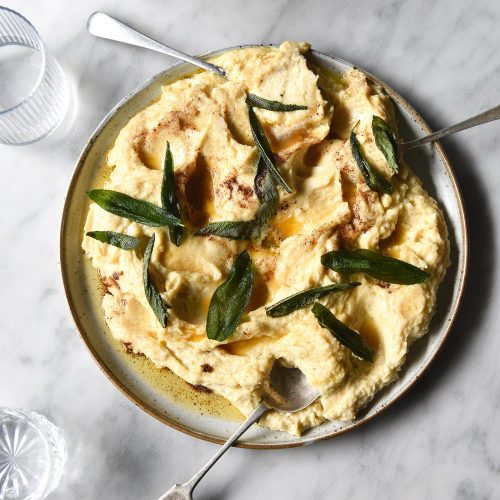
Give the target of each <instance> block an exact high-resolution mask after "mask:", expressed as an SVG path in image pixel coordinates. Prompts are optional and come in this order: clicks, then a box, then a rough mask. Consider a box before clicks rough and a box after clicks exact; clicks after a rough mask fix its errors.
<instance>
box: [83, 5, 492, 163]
mask: <svg viewBox="0 0 500 500" xmlns="http://www.w3.org/2000/svg"><path fill="white" fill-rule="evenodd" d="M87 29H88V30H89V33H91V34H92V35H95V36H98V37H101V38H107V39H109V40H116V41H118V42H123V43H128V44H129V45H136V46H138V47H144V48H146V49H151V50H155V51H156V52H161V53H162V54H167V55H169V56H172V57H176V58H177V59H182V60H183V61H186V62H189V63H191V64H193V65H195V66H198V67H200V68H202V69H206V70H208V71H212V72H213V73H215V74H217V75H219V76H222V77H223V78H227V77H226V72H225V71H224V70H223V69H222V68H221V67H219V66H216V65H215V64H210V63H209V62H207V61H204V60H203V59H200V58H198V57H193V56H190V55H188V54H184V53H183V52H180V51H178V50H176V49H173V48H171V47H168V46H167V45H164V44H163V43H160V42H158V41H156V40H153V39H152V38H150V37H148V36H146V35H144V34H143V33H140V32H139V31H136V30H134V29H133V28H131V27H130V26H127V25H126V24H123V23H121V22H120V21H118V20H117V19H115V18H113V17H111V16H108V14H104V12H94V14H92V15H91V16H90V17H89V20H88V22H87ZM499 118H500V106H495V107H494V108H492V109H489V110H488V111H484V112H483V113H480V114H479V115H476V116H473V117H472V118H469V119H468V120H465V121H463V122H460V123H457V124H456V125H452V126H451V127H446V128H443V129H441V130H438V131H437V132H434V133H432V134H429V135H426V136H425V137H421V138H420V139H415V140H413V141H408V142H403V141H399V142H398V144H397V155H398V158H402V157H403V155H404V154H405V153H406V151H408V150H409V149H413V148H416V147H418V146H422V145H423V144H427V143H428V142H434V141H437V140H439V139H442V138H443V137H446V136H448V135H451V134H455V133H457V132H460V131H462V130H466V129H468V128H472V127H477V126H478V125H482V124H483V123H488V122H491V121H494V120H498V119H499Z"/></svg>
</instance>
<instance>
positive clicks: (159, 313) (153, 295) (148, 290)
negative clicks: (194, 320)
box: [142, 234, 168, 328]
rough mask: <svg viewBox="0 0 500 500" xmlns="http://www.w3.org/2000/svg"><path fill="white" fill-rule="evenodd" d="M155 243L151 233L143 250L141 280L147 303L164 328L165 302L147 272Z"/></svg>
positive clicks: (165, 324)
mask: <svg viewBox="0 0 500 500" xmlns="http://www.w3.org/2000/svg"><path fill="white" fill-rule="evenodd" d="M154 245H155V235H154V234H153V235H152V236H151V238H149V242H148V246H147V247H146V250H145V251H144V261H143V263H142V281H143V282H144V292H145V294H146V298H147V299H148V302H149V305H150V306H151V309H153V312H154V313H155V315H156V317H157V318H158V321H159V322H160V324H161V326H163V328H165V327H166V326H167V318H168V311H167V308H168V306H167V304H165V302H163V299H162V298H161V295H160V292H159V291H158V290H157V289H156V288H155V286H154V285H153V282H152V281H151V275H150V274H149V262H150V261H151V255H152V253H153V247H154Z"/></svg>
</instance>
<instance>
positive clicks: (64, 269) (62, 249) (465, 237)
mask: <svg viewBox="0 0 500 500" xmlns="http://www.w3.org/2000/svg"><path fill="white" fill-rule="evenodd" d="M264 46H267V47H277V45H271V44H247V45H236V46H232V47H227V48H223V49H218V50H214V51H211V52H209V53H206V54H204V55H203V56H200V57H202V58H204V59H206V58H210V57H213V56H216V55H219V54H222V53H224V52H227V51H231V50H236V49H242V48H252V47H264ZM310 53H312V54H313V55H318V56H319V57H323V58H326V59H330V60H331V61H333V62H338V63H340V64H343V65H345V66H348V67H350V68H356V69H359V70H360V71H361V72H363V73H364V74H365V75H366V76H367V77H368V78H369V79H371V80H372V81H373V82H375V83H377V84H379V85H380V86H381V87H382V88H383V89H384V90H385V91H386V92H387V93H388V94H389V96H390V97H391V98H392V99H393V100H396V101H397V102H398V104H399V105H401V106H402V107H404V108H405V110H406V111H407V112H408V113H409V115H410V116H411V118H412V119H414V120H415V122H416V123H417V124H418V125H419V126H420V128H421V129H422V130H423V131H424V132H425V133H427V134H430V133H431V132H432V130H431V128H430V127H429V125H428V124H427V123H426V122H425V120H424V119H423V118H422V117H421V116H420V114H419V113H417V111H416V110H415V109H414V108H413V106H412V105H411V104H410V103H409V102H408V101H407V100H406V99H405V98H404V97H403V96H401V95H400V94H399V93H398V92H397V91H395V90H394V89H393V88H392V87H391V86H389V85H387V84H386V83H385V82H384V81H383V80H381V79H379V78H378V77H376V76H375V75H372V74H371V73H370V72H368V71H366V70H365V69H363V68H361V67H360V66H358V65H355V64H353V63H351V62H349V61H346V60H345V59H342V58H340V57H337V56H333V55H331V54H327V53H324V52H321V51H317V50H314V49H310ZM183 65H187V66H189V63H186V62H183V61H181V62H178V63H175V64H172V65H170V66H168V67H167V68H166V69H164V70H163V71H160V72H158V73H156V74H155V75H153V76H152V77H150V78H148V79H147V80H146V81H145V82H143V83H141V84H139V85H138V86H136V87H135V88H134V89H133V90H132V91H131V92H129V93H128V94H127V95H126V96H125V97H123V98H122V99H120V101H119V102H118V103H117V104H116V105H114V106H113V108H112V109H111V110H110V111H109V112H108V113H106V115H105V116H104V117H103V118H102V120H101V121H100V122H99V124H98V125H97V127H96V128H95V129H94V130H93V132H92V134H91V135H90V138H89V139H88V141H87V142H86V144H85V147H84V148H83V150H82V152H81V153H80V155H79V157H78V159H77V162H76V165H75V168H74V170H73V173H72V175H71V178H70V180H69V182H68V184H67V189H66V194H65V197H64V205H63V210H62V215H61V222H60V231H59V266H60V271H61V276H62V282H63V287H64V294H65V296H66V301H67V304H68V307H69V310H70V313H71V317H72V319H73V323H74V325H75V326H76V329H77V330H78V333H79V336H80V338H81V339H82V341H83V343H84V344H85V346H86V348H87V350H88V352H89V353H90V355H91V356H92V358H93V360H94V362H95V363H96V364H97V365H98V367H99V368H100V370H101V371H102V372H103V373H104V374H105V375H106V377H107V378H108V380H110V381H111V382H112V383H113V385H114V386H115V387H116V388H117V389H118V390H119V391H120V392H121V393H122V394H123V395H124V396H126V397H127V399H128V400H129V401H131V402H132V403H133V404H135V406H137V407H138V408H140V409H141V410H143V411H145V412H146V413H147V414H149V415H151V416H152V417H154V418H156V419H157V420H159V421H160V422H162V423H163V424H166V425H168V426H169V427H171V428H173V429H175V430H177V431H180V432H182V433H184V434H187V435H189V436H192V437H195V438H198V439H202V440H204V441H208V442H212V443H215V444H224V443H225V440H223V439H220V438H217V437H214V436H212V435H210V434H206V433H204V432H201V431H197V430H194V429H191V428H189V427H185V426H184V425H182V424H181V423H178V422H176V421H175V420H173V419H171V418H170V417H168V416H167V415H164V414H162V413H161V412H159V411H157V410H155V409H154V408H152V407H150V406H149V405H147V404H146V403H144V402H143V401H141V400H140V399H139V398H138V397H136V396H135V395H134V394H133V393H132V392H131V391H130V390H129V389H128V388H127V387H126V385H125V384H124V383H123V382H122V381H121V380H120V379H119V378H118V377H117V376H115V375H114V374H113V373H112V371H111V370H110V369H109V368H108V367H107V366H106V363H105V362H104V361H103V359H102V358H101V356H100V355H99V353H98V352H97V350H96V349H95V348H94V346H93V345H92V343H91V341H90V340H89V338H88V336H87V334H86V331H85V328H84V327H83V325H82V324H81V322H80V320H79V317H78V313H77V310H76V307H75V304H74V302H73V297H72V295H71V291H70V285H69V278H68V274H69V270H68V263H67V260H66V245H65V234H66V228H67V222H68V212H69V208H70V204H71V200H72V198H73V194H74V190H75V187H76V184H77V182H78V180H79V177H80V174H81V172H82V169H83V166H84V164H85V162H86V159H87V156H88V154H89V152H90V151H91V150H92V147H93V146H94V144H95V142H96V141H97V139H98V138H99V136H100V134H101V132H102V131H103V130H104V128H105V127H106V125H107V124H108V122H109V121H110V120H111V119H112V118H113V117H114V116H115V115H116V113H118V112H119V110H120V109H121V108H122V107H123V106H125V105H126V104H127V103H128V102H129V101H130V100H131V99H132V98H133V97H134V96H136V95H137V94H138V93H140V92H141V91H142V90H144V89H145V88H147V87H149V86H150V85H152V84H153V83H154V82H155V81H156V80H157V79H159V78H161V75H164V74H165V73H166V72H172V71H175V69H177V68H179V67H181V66H183ZM193 67H194V66H193ZM433 147H434V150H435V151H436V153H437V155H438V156H439V158H440V160H441V161H442V163H443V165H444V167H445V169H446V172H447V174H448V177H449V178H450V181H451V186H452V188H453V191H454V194H455V200H456V201H457V205H458V212H459V218H460V223H461V227H462V238H461V239H462V248H463V265H462V267H461V268H459V269H458V274H459V275H460V278H459V279H460V282H459V288H458V292H457V296H456V300H455V303H454V304H453V306H452V309H451V311H450V320H449V321H448V322H447V324H446V326H445V327H444V328H443V331H442V333H441V335H440V339H439V341H438V342H437V344H436V346H435V348H434V351H433V352H432V353H431V356H430V358H429V359H428V360H427V362H426V363H425V364H424V365H422V367H421V368H420V369H419V371H418V372H417V373H416V375H415V376H414V378H413V379H412V380H410V381H409V383H408V384H407V386H406V387H405V388H403V390H402V391H401V392H399V393H398V394H397V395H396V396H395V397H394V398H393V399H391V400H390V401H389V402H388V403H387V404H385V405H381V406H380V408H378V409H377V410H376V411H374V412H373V413H372V414H371V415H369V416H367V417H364V418H363V419H362V420H360V421H359V422H354V423H353V424H352V425H351V426H349V427H346V428H343V429H340V430H336V431H334V432H330V433H326V434H325V435H322V436H316V437H313V438H311V439H309V440H308V439H304V440H302V441H296V442H291V443H283V442H280V443H252V442H245V441H242V442H239V441H238V442H236V443H235V444H234V445H233V446H236V447H238V448H248V449H258V450H263V449H284V448H296V447H300V446H305V445H308V444H312V443H317V442H320V441H325V440H327V439H332V438H335V437H338V436H340V435H342V434H345V433H347V432H350V431H353V430H355V429H358V428H359V427H361V426H362V425H364V424H366V423H368V422H371V421H372V420H373V419H374V418H375V417H376V416H378V415H379V414H381V413H382V412H384V411H385V410H386V409H388V408H389V407H391V406H393V405H394V404H395V403H397V402H398V401H399V400H400V399H401V398H402V397H403V396H404V395H406V394H407V393H408V391H409V390H410V389H411V388H412V387H413V386H414V385H415V384H416V383H417V382H418V381H419V379H420V378H421V377H423V376H424V374H425V373H426V372H427V370H428V369H429V367H430V366H431V365H432V364H433V362H434V360H435V359H436V357H437V355H438V353H439V352H440V351H441V349H442V347H443V345H444V343H445V341H446V339H447V338H448V336H449V335H450V332H451V331H452V329H453V327H454V325H455V320H456V317H457V315H458V312H459V310H460V306H461V304H462V300H463V296H464V290H465V288H466V285H467V278H468V270H469V238H470V235H469V223H468V218H467V214H466V211H465V203H464V201H463V195H462V192H461V189H460V186H459V183H458V180H457V178H456V175H455V172H454V170H453V168H452V166H451V163H450V161H449V159H448V156H447V155H446V153H445V151H444V150H443V148H442V146H441V144H440V143H439V141H436V142H434V143H433Z"/></svg>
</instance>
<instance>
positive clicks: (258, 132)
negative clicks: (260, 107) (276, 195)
mask: <svg viewBox="0 0 500 500" xmlns="http://www.w3.org/2000/svg"><path fill="white" fill-rule="evenodd" d="M248 118H249V120H250V128H251V129H252V135H253V138H254V141H255V144H256V146H257V148H258V149H259V152H260V154H261V156H262V158H263V159H264V161H265V162H266V165H267V166H268V167H269V171H270V172H271V174H272V176H273V177H274V179H275V181H276V182H278V183H279V184H281V186H282V187H283V189H284V190H285V191H287V192H288V193H291V192H292V189H291V188H290V186H288V184H287V183H286V182H285V180H284V179H283V177H281V174H280V173H279V170H278V167H277V166H276V163H275V161H274V156H273V152H272V151H271V145H270V144H269V141H268V140H267V137H266V134H265V133H264V129H263V128H262V125H261V123H260V121H259V119H258V118H257V115H256V114H255V111H254V110H253V108H252V107H251V106H248Z"/></svg>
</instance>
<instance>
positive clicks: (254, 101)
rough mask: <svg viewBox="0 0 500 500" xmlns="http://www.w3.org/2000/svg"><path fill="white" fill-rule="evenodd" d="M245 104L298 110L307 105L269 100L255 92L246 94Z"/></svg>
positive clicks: (268, 108) (264, 107)
mask: <svg viewBox="0 0 500 500" xmlns="http://www.w3.org/2000/svg"><path fill="white" fill-rule="evenodd" d="M247 104H249V105H250V106H254V107H255V108H262V109H267V110H269V111H299V110H303V109H307V106H301V105H300V104H284V103H282V102H279V101H270V100H268V99H264V98H263V97H259V96H258V95H255V94H248V96H247Z"/></svg>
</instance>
